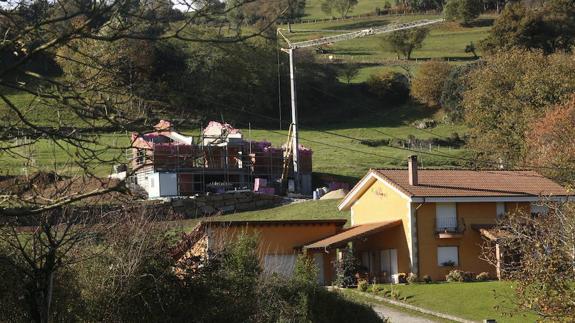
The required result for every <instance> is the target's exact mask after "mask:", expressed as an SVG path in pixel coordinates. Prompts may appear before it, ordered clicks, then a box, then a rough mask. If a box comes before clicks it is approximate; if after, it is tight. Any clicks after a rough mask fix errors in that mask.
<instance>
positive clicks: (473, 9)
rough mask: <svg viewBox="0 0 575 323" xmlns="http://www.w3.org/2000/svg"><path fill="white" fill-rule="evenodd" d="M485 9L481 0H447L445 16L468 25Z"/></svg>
mask: <svg viewBox="0 0 575 323" xmlns="http://www.w3.org/2000/svg"><path fill="white" fill-rule="evenodd" d="M482 10H483V2H482V1H481V0H447V3H446V4H445V7H444V9H443V13H444V14H445V18H446V19H447V20H451V21H459V22H461V24H462V25H468V24H469V23H470V22H472V21H473V20H474V19H476V18H477V17H479V15H480V14H481V11H482Z"/></svg>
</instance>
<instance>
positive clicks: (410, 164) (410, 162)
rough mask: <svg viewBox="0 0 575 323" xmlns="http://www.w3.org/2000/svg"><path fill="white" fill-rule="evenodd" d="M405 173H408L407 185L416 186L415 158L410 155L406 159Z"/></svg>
mask: <svg viewBox="0 0 575 323" xmlns="http://www.w3.org/2000/svg"><path fill="white" fill-rule="evenodd" d="M407 171H408V172H409V185H414V186H415V185H418V181H417V156H416V155H411V156H409V157H408V159H407Z"/></svg>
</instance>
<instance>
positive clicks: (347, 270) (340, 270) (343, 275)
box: [334, 249, 359, 287]
mask: <svg viewBox="0 0 575 323" xmlns="http://www.w3.org/2000/svg"><path fill="white" fill-rule="evenodd" d="M334 266H335V275H336V279H335V284H336V286H339V287H349V286H354V285H355V283H356V278H355V274H356V273H357V272H358V271H359V262H358V261H357V259H355V256H354V255H353V253H352V252H351V250H349V249H345V250H343V251H342V256H341V259H339V260H336V261H335V262H334Z"/></svg>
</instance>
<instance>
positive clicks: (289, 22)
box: [288, 20, 292, 34]
mask: <svg viewBox="0 0 575 323" xmlns="http://www.w3.org/2000/svg"><path fill="white" fill-rule="evenodd" d="M288 32H289V33H290V34H291V32H292V31H291V20H288Z"/></svg>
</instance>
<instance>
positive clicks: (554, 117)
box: [527, 95, 575, 185]
mask: <svg viewBox="0 0 575 323" xmlns="http://www.w3.org/2000/svg"><path fill="white" fill-rule="evenodd" d="M574 125H575V95H573V96H571V98H570V99H569V100H568V101H567V102H566V103H564V104H561V105H558V106H556V107H553V108H551V109H550V110H549V111H548V112H547V113H545V114H544V115H543V116H541V117H540V118H538V119H536V120H534V121H533V124H532V125H531V129H530V131H529V133H528V135H527V147H528V149H527V152H528V154H527V160H528V161H529V163H531V164H532V165H535V166H538V167H541V172H542V173H543V174H544V175H546V176H548V177H551V178H553V179H555V180H557V181H559V182H563V183H569V184H571V185H574V184H575V172H574V171H573V170H574V169H575V141H574V140H573V138H575V126H574Z"/></svg>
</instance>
